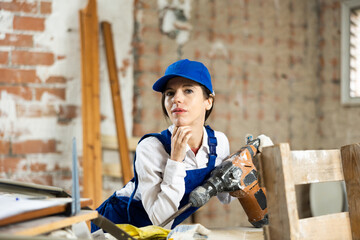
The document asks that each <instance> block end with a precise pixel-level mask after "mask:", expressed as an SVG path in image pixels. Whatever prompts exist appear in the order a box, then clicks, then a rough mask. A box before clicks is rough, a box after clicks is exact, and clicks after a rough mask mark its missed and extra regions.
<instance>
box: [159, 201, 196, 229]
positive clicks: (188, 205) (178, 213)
mask: <svg viewBox="0 0 360 240" xmlns="http://www.w3.org/2000/svg"><path fill="white" fill-rule="evenodd" d="M191 206H192V204H191V203H188V204H186V205H185V206H183V207H182V208H180V209H179V210H178V211H176V212H175V213H174V214H173V215H171V216H170V217H169V218H168V219H166V220H165V221H164V222H163V223H161V224H160V225H159V227H165V226H166V225H168V224H169V222H171V221H172V220H174V219H175V218H177V217H178V216H179V215H180V214H182V213H183V212H185V211H186V210H187V209H188V208H190V207H191Z"/></svg>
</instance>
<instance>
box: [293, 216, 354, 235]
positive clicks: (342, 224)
mask: <svg viewBox="0 0 360 240" xmlns="http://www.w3.org/2000/svg"><path fill="white" fill-rule="evenodd" d="M299 224H300V227H299V239H304V240H305V239H306V240H318V239H319V236H321V239H334V240H336V239H341V240H351V239H352V238H351V231H350V224H349V213H348V212H342V213H335V214H329V215H323V216H318V217H311V218H304V219H300V221H299Z"/></svg>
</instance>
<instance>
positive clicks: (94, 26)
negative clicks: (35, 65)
mask: <svg viewBox="0 0 360 240" xmlns="http://www.w3.org/2000/svg"><path fill="white" fill-rule="evenodd" d="M79 16H80V33H81V63H82V64H81V67H82V106H81V109H82V122H83V170H84V174H83V186H84V191H83V193H84V197H86V198H91V199H93V205H92V206H91V207H92V208H94V207H97V206H99V205H100V203H101V202H102V160H101V139H100V136H101V133H100V99H99V97H100V91H99V85H100V82H99V39H98V33H99V29H98V28H99V27H98V18H97V10H96V0H89V2H88V5H87V7H86V8H85V9H82V10H80V11H79Z"/></svg>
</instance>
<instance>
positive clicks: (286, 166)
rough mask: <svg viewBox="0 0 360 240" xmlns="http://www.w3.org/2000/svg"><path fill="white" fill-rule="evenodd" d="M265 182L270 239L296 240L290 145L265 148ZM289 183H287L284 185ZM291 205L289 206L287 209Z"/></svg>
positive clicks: (297, 224)
mask: <svg viewBox="0 0 360 240" xmlns="http://www.w3.org/2000/svg"><path fill="white" fill-rule="evenodd" d="M260 161H261V168H263V169H266V171H262V174H263V175H262V177H263V183H264V186H265V188H266V194H267V201H268V204H267V205H268V213H269V222H270V223H271V224H270V225H269V227H268V228H267V229H266V231H268V233H270V236H271V239H292V238H294V237H295V238H294V239H296V234H297V233H298V232H299V223H298V222H299V220H298V211H297V207H296V195H295V185H293V184H291V183H293V174H292V167H291V161H292V160H291V152H290V146H289V144H287V143H281V144H277V145H275V146H272V147H266V148H264V150H263V152H262V153H261V158H260ZM285 183H288V184H285ZM286 206H288V207H286Z"/></svg>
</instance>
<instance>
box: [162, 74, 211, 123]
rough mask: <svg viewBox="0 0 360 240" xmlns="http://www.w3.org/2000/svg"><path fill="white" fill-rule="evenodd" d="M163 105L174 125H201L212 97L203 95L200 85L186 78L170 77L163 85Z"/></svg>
mask: <svg viewBox="0 0 360 240" xmlns="http://www.w3.org/2000/svg"><path fill="white" fill-rule="evenodd" d="M164 94H165V99H164V101H165V102H164V105H165V109H166V112H167V114H168V116H169V118H170V120H171V122H172V123H173V124H174V125H175V126H203V125H204V122H205V112H206V110H209V109H210V108H211V106H212V98H208V99H206V98H205V97H204V93H203V90H202V88H201V86H200V85H199V84H198V83H196V82H194V81H192V80H189V79H187V78H183V77H175V78H172V79H170V80H169V81H168V82H167V84H166V87H165V92H164Z"/></svg>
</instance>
